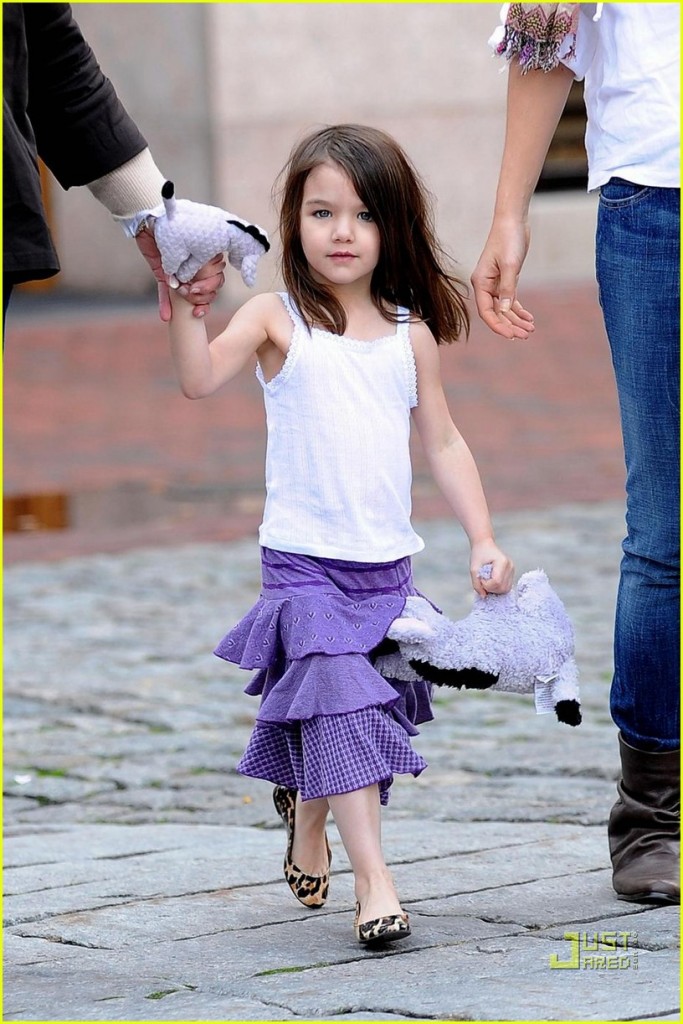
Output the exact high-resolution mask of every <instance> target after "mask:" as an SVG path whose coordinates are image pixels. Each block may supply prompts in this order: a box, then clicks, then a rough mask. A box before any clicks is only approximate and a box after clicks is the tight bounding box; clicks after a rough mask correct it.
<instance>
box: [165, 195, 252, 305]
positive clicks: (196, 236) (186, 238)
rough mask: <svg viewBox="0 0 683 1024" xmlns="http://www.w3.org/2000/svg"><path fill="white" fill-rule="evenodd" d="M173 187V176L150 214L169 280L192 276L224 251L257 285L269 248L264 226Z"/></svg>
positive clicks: (172, 282) (250, 285)
mask: <svg viewBox="0 0 683 1024" xmlns="http://www.w3.org/2000/svg"><path fill="white" fill-rule="evenodd" d="M174 192H175V189H174V186H173V182H172V181H167V182H165V183H164V185H163V187H162V189H161V196H162V199H163V207H161V206H160V207H158V208H156V209H155V210H154V211H151V216H150V217H149V222H150V224H151V227H152V231H153V232H154V239H155V241H156V243H157V247H158V249H159V252H160V253H161V265H162V267H163V269H164V273H166V274H169V275H170V278H171V282H170V283H171V284H172V285H173V284H177V283H178V282H179V281H183V282H184V281H190V280H191V279H192V278H193V277H194V275H195V274H196V273H197V271H198V270H199V268H200V267H203V266H204V264H205V263H208V261H209V260H211V259H213V257H214V256H216V255H217V254H218V253H219V252H224V253H225V254H226V255H227V257H228V263H229V264H230V266H231V267H234V268H235V270H239V271H240V272H241V274H242V280H243V281H244V283H245V284H246V285H248V287H249V288H252V287H253V286H254V282H255V280H256V265H257V264H258V261H259V260H260V259H261V257H262V256H263V254H264V253H266V252H268V250H269V249H270V242H269V241H268V235H267V234H266V233H265V231H264V230H263V229H262V228H260V227H259V226H258V224H250V223H249V222H248V221H246V220H242V219H241V218H240V217H235V216H234V214H232V213H228V212H227V210H221V209H220V208H219V207H218V206H206V205H205V204H203V203H194V202H192V201H191V200H189V199H176V198H175V195H174ZM174 279H175V280H174Z"/></svg>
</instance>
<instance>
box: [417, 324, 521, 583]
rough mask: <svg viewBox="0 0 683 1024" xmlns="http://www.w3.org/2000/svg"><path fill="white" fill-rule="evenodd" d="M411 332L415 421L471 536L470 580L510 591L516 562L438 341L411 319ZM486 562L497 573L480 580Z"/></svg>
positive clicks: (434, 469)
mask: <svg viewBox="0 0 683 1024" xmlns="http://www.w3.org/2000/svg"><path fill="white" fill-rule="evenodd" d="M410 334H411V341H412V345H413V352H414V353H415V365H416V369H417V393H418V398H419V404H418V405H417V406H416V408H415V409H413V421H414V423H415V426H416V427H417V430H418V432H419V434H420V440H421V442H422V447H423V448H424V452H425V456H426V458H427V462H428V464H429V468H430V470H431V472H432V475H433V477H434V480H435V481H436V483H437V485H438V487H439V490H440V491H441V493H442V494H443V495H444V497H445V498H446V501H447V502H448V504H449V505H450V507H451V508H452V509H453V512H454V513H455V516H456V517H457V519H458V521H459V522H460V523H461V525H462V527H463V529H464V531H465V533H466V534H467V537H468V538H469V542H470V547H471V559H470V575H471V577H472V586H473V587H474V589H475V590H476V591H477V593H478V594H481V595H482V596H483V595H485V594H486V593H492V594H504V593H507V591H508V590H509V589H510V587H511V586H512V581H513V572H514V566H513V564H512V562H511V560H510V559H509V558H508V557H507V555H505V554H504V553H503V552H502V551H501V550H500V548H499V547H498V546H497V544H496V542H495V539H494V533H493V526H492V523H491V517H490V515H489V509H488V504H487V502H486V497H485V495H484V489H483V487H482V483H481V478H480V476H479V471H478V469H477V466H476V463H475V461H474V458H473V457H472V453H471V452H470V450H469V448H468V447H467V445H466V443H465V441H464V439H463V437H462V435H461V434H460V433H459V431H458V430H457V428H456V426H455V424H454V423H453V420H452V418H451V414H450V412H449V409H448V405H447V403H446V396H445V395H444V392H443V386H442V383H441V369H440V364H439V351H438V347H437V345H436V341H435V340H434V336H433V334H432V333H431V331H430V330H429V329H428V328H427V327H426V325H425V324H423V323H417V324H411V328H410ZM487 562H492V563H493V574H492V576H491V579H490V580H480V579H479V578H478V576H477V573H478V571H479V569H481V567H482V565H485V564H486V563H487Z"/></svg>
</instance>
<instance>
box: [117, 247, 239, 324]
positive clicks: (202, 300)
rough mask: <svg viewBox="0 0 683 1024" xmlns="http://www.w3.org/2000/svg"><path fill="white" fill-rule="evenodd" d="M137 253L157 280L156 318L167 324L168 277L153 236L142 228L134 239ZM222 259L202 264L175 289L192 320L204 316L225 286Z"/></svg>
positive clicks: (168, 303)
mask: <svg viewBox="0 0 683 1024" xmlns="http://www.w3.org/2000/svg"><path fill="white" fill-rule="evenodd" d="M135 241H136V242H137V246H138V249H139V250H140V252H141V253H142V255H143V256H144V257H145V259H146V260H147V262H148V264H149V266H150V269H151V271H152V273H153V274H154V276H155V278H156V279H157V287H158V290H159V316H160V317H161V319H162V320H163V321H164V323H168V322H169V320H170V319H171V303H170V299H169V295H168V289H169V284H168V277H167V275H166V274H165V273H164V270H163V267H162V266H161V255H160V253H159V250H158V249H157V244H156V242H155V241H154V235H153V234H152V232H151V231H149V230H148V228H144V229H143V230H142V231H141V232H140V233H139V234H138V235H137V236H136V238H135ZM224 270H225V259H224V257H223V253H218V255H216V256H214V258H213V259H212V260H211V261H210V262H209V263H206V264H205V265H204V266H203V267H202V268H201V270H199V271H197V273H196V274H195V276H194V277H193V278H192V280H191V281H188V282H187V284H183V285H180V287H179V288H178V289H177V292H178V294H179V295H182V297H183V298H184V299H185V300H186V301H187V302H189V303H190V304H191V305H193V306H194V307H195V308H194V309H193V311H192V313H193V315H194V316H196V317H200V318H201V317H203V316H205V314H206V312H207V310H208V308H209V306H210V305H211V303H212V302H213V301H214V299H215V298H216V296H217V295H218V292H219V290H220V289H221V288H222V287H223V285H224V283H225V275H224V273H223V271H224Z"/></svg>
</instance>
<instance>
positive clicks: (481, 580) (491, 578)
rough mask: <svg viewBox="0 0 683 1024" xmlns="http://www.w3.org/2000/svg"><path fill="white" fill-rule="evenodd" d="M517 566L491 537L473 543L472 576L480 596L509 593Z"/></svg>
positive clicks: (473, 584) (473, 583)
mask: <svg viewBox="0 0 683 1024" xmlns="http://www.w3.org/2000/svg"><path fill="white" fill-rule="evenodd" d="M514 573H515V567H514V564H513V562H512V560H511V559H510V558H508V556H507V555H506V554H505V553H504V552H503V551H501V550H500V548H499V547H498V545H497V544H496V543H495V541H494V540H493V539H492V538H491V539H488V540H484V541H478V542H476V543H474V544H473V545H472V553H471V557H470V576H471V578H472V586H473V587H474V589H475V590H476V592H477V594H479V596H480V597H486V595H487V594H507V593H508V592H509V591H510V590H511V589H512V584H513V582H514Z"/></svg>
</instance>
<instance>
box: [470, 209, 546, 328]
mask: <svg viewBox="0 0 683 1024" xmlns="http://www.w3.org/2000/svg"><path fill="white" fill-rule="evenodd" d="M528 248H529V228H528V226H527V225H526V224H525V223H523V222H520V221H509V222H505V223H501V222H495V221H494V224H493V227H492V228H491V231H490V233H489V237H488V238H487V240H486V245H485V246H484V251H483V252H482V254H481V256H480V257H479V262H478V263H477V265H476V267H475V269H474V273H473V274H472V278H471V280H472V287H473V289H474V299H475V302H476V304H477V312H478V313H479V316H480V317H481V319H482V320H483V321H484V323H485V324H486V326H487V327H490V329H491V330H492V331H494V332H495V333H496V334H499V335H500V336H501V337H503V338H510V339H513V338H522V339H526V338H528V337H529V334H531V333H532V332H533V331H534V330H535V328H534V318H533V315H532V314H531V313H530V312H529V311H528V310H526V309H524V307H523V306H522V304H521V303H520V302H519V300H518V299H517V280H518V278H519V274H520V271H521V269H522V264H523V263H524V260H525V257H526V254H527V250H528Z"/></svg>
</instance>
